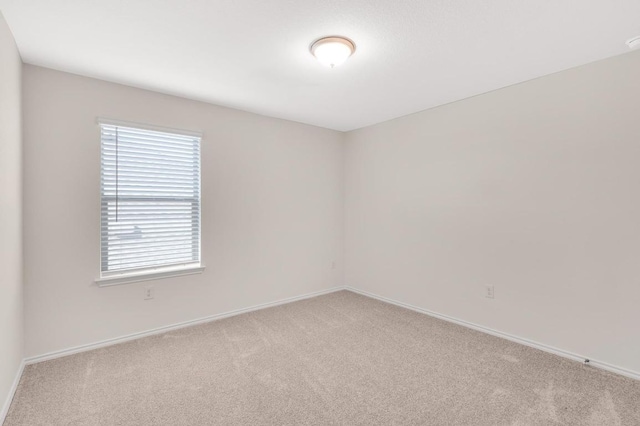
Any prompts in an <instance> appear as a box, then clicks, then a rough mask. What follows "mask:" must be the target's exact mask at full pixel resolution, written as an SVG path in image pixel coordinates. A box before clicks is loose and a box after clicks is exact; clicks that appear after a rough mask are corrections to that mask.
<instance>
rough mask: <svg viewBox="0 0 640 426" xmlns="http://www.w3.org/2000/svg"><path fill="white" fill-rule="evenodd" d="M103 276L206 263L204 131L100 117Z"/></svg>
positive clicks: (101, 253)
mask: <svg viewBox="0 0 640 426" xmlns="http://www.w3.org/2000/svg"><path fill="white" fill-rule="evenodd" d="M100 128H101V158H102V161H101V221H100V233H101V237H100V255H101V256H100V259H101V261H100V270H101V275H102V276H108V275H113V274H120V273H129V272H143V271H145V270H156V269H158V268H163V267H177V266H181V265H184V266H189V265H199V264H200V137H199V136H190V135H185V134H177V133H167V132H160V131H151V130H145V129H137V128H133V127H123V126H119V125H112V124H105V123H101V124H100Z"/></svg>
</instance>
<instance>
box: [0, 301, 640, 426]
mask: <svg viewBox="0 0 640 426" xmlns="http://www.w3.org/2000/svg"><path fill="white" fill-rule="evenodd" d="M239 424H241V425H330V424H333V425H378V424H379V425H389V424H398V425H399V424H403V425H476V426H477V425H598V426H609V425H640V382H638V381H634V380H631V379H628V378H624V377H621V376H617V375H614V374H610V373H607V372H604V371H600V370H596V369H593V368H590V367H586V366H583V365H582V364H580V363H577V362H573V361H569V360H566V359H563V358H559V357H556V356H553V355H550V354H547V353H544V352H540V351H538V350H535V349H531V348H528V347H525V346H521V345H518V344H515V343H511V342H509V341H506V340H502V339H499V338H496V337H492V336H489V335H486V334H482V333H479V332H476V331H473V330H469V329H466V328H463V327H460V326H457V325H454V324H450V323H447V322H444V321H440V320H437V319H434V318H431V317H428V316H426V315H422V314H419V313H416V312H412V311H409V310H405V309H402V308H399V307H396V306H393V305H389V304H386V303H382V302H379V301H376V300H373V299H370V298H367V297H364V296H360V295H357V294H354V293H351V292H347V291H341V292H338V293H332V294H329V295H325V296H320V297H316V298H313V299H308V300H303V301H299V302H295V303H291V304H288V305H283V306H279V307H275V308H270V309H266V310H262V311H257V312H252V313H248V314H244V315H239V316H236V317H232V318H228V319H224V320H220V321H216V322H212V323H208V324H205V325H200V326H194V327H190V328H185V329H182V330H179V331H172V332H168V333H165V334H162V335H158V336H152V337H147V338H144V339H140V340H136V341H132V342H128V343H123V344H120V345H116V346H111V347H107V348H103V349H99V350H95V351H91V352H85V353H81V354H77V355H72V356H68V357H65V358H60V359H57V360H52V361H47V362H43V363H40V364H35V365H31V366H28V367H27V368H26V370H25V373H24V376H23V377H22V380H21V381H20V385H19V387H18V391H17V394H16V396H15V399H14V401H13V404H12V406H11V409H10V412H9V415H8V418H7V420H6V423H5V425H6V426H16V425H29V426H35V425H239Z"/></svg>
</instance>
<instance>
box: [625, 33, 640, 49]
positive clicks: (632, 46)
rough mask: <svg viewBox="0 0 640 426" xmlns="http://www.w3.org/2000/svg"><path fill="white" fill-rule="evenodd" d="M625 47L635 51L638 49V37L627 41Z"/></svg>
mask: <svg viewBox="0 0 640 426" xmlns="http://www.w3.org/2000/svg"><path fill="white" fill-rule="evenodd" d="M627 46H629V49H637V48H638V47H640V36H638V37H634V38H632V39H630V40H627Z"/></svg>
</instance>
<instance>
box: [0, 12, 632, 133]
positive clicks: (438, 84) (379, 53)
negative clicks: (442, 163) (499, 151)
mask: <svg viewBox="0 0 640 426" xmlns="http://www.w3.org/2000/svg"><path fill="white" fill-rule="evenodd" d="M0 11H2V13H3V14H4V16H5V19H6V20H7V22H8V23H9V26H10V27H11V30H12V31H13V34H14V36H15V38H16V41H17V43H18V47H19V50H20V52H21V54H22V58H23V60H24V61H25V62H27V63H31V64H36V65H42V66H45V67H50V68H55V69H60V70H64V71H69V72H72V73H77V74H81V75H87V76H91V77H97V78H101V79H105V80H109V81H115V82H119V83H123V84H128V85H132V86H137V87H142V88H146V89H151V90H156V91H160V92H164V93H169V94H175V95H179V96H184V97H188V98H193V99H198V100H203V101H207V102H211V103H214V104H219V105H224V106H229V107H234V108H238V109H242V110H247V111H252V112H256V113H260V114H265V115H269V116H273V117H280V118H285V119H289V120H294V121H299V122H303V123H309V124H314V125H317V126H322V127H327V128H331V129H337V130H343V131H346V130H351V129H356V128H360V127H364V126H367V125H370V124H374V123H378V122H381V121H385V120H388V119H391V118H395V117H399V116H402V115H406V114H410V113H413V112H416V111H420V110H423V109H426V108H430V107H434V106H437V105H442V104H445V103H448V102H452V101H455V100H458V99H462V98H467V97H470V96H473V95H477V94H480V93H484V92H487V91H490V90H494V89H497V88H500V87H504V86H508V85H511V84H514V83H518V82H522V81H525V80H530V79H532V78H536V77H539V76H542V75H546V74H550V73H553V72H556V71H560V70H563V69H567V68H570V67H574V66H577V65H581V64H585V63H588V62H592V61H595V60H598V59H603V58H606V57H609V56H613V55H618V54H621V53H625V52H627V51H628V50H629V49H628V48H627V46H626V45H625V43H624V42H625V40H627V39H629V38H631V37H633V36H636V35H640V0H350V1H340V0H313V1H312V0H109V1H105V0H56V1H51V0H0ZM334 34H339V35H344V36H347V37H349V38H351V39H352V40H354V41H355V42H356V44H357V51H356V53H355V55H354V56H353V57H352V58H351V59H350V60H349V61H347V63H346V64H345V65H343V66H342V67H340V68H336V69H329V68H324V67H322V66H321V65H320V64H319V63H318V62H317V61H316V60H315V59H314V58H313V57H312V56H311V55H310V53H309V51H308V47H309V44H310V43H311V42H312V41H313V40H315V39H317V38H319V37H321V36H326V35H334Z"/></svg>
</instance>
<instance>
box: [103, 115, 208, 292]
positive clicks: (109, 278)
mask: <svg viewBox="0 0 640 426" xmlns="http://www.w3.org/2000/svg"><path fill="white" fill-rule="evenodd" d="M96 122H97V124H98V126H97V128H98V142H99V143H100V144H101V143H102V140H101V136H100V131H101V127H102V125H110V126H121V127H128V128H133V129H140V130H150V131H157V132H165V133H173V134H178V135H181V136H193V137H197V138H199V139H200V158H199V160H200V166H201V165H202V140H203V133H202V132H194V131H190V130H182V129H174V128H169V127H160V126H155V125H149V124H141V123H133V122H127V121H122V120H111V119H106V118H102V117H98V118H97V120H96ZM100 151H101V150H100ZM100 161H102V153H101V152H100ZM199 174H200V175H199V181H200V193H199V194H198V197H199V204H200V214H199V217H198V221H199V226H198V229H199V232H200V235H199V237H198V244H199V247H198V251H199V259H200V262H197V263H189V264H179V265H167V266H158V267H149V268H145V269H139V270H135V271H124V272H121V271H114V272H106V273H104V272H103V271H102V234H101V232H102V226H101V225H100V223H101V220H102V214H101V207H102V194H101V189H102V188H101V186H99V188H100V189H99V190H98V193H99V194H100V196H99V206H100V207H99V210H98V212H99V213H98V218H99V220H100V222H99V225H100V226H99V227H98V229H99V244H100V247H99V250H98V255H99V257H98V261H99V270H100V275H99V278H96V279H95V282H96V284H97V285H98V286H99V287H108V286H113V285H120V284H128V283H136V282H143V281H149V280H157V279H162V278H170V277H178V276H184V275H193V274H200V273H202V272H204V269H205V266H204V263H203V262H202V188H201V186H202V169H201V167H200V168H199ZM101 175H102V172H100V176H101ZM99 185H100V184H99Z"/></svg>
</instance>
